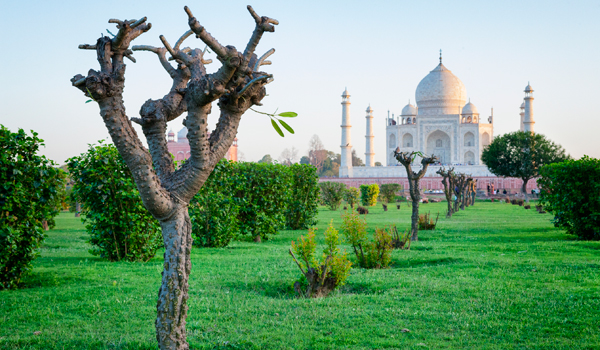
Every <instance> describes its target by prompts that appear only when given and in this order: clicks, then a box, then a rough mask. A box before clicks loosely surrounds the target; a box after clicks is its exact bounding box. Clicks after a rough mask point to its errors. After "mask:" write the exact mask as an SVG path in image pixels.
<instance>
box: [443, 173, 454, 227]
mask: <svg viewBox="0 0 600 350" xmlns="http://www.w3.org/2000/svg"><path fill="white" fill-rule="evenodd" d="M442 183H443V184H444V195H445V196H446V202H447V203H448V212H447V213H446V217H447V218H451V217H452V193H451V189H450V188H449V187H450V186H448V178H444V180H443V181H442Z"/></svg>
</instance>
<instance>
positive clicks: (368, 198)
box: [360, 184, 379, 207]
mask: <svg viewBox="0 0 600 350" xmlns="http://www.w3.org/2000/svg"><path fill="white" fill-rule="evenodd" d="M378 196H379V185H377V184H370V185H360V203H361V204H362V205H364V206H368V207H371V206H374V205H375V204H377V197H378Z"/></svg>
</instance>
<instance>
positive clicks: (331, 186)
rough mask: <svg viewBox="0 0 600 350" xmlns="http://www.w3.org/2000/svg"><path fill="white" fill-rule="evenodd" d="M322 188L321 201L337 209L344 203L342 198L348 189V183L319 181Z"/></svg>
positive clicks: (330, 207) (331, 208) (332, 208)
mask: <svg viewBox="0 0 600 350" xmlns="http://www.w3.org/2000/svg"><path fill="white" fill-rule="evenodd" d="M319 188H320V189H321V201H322V202H323V204H324V205H326V206H327V207H328V208H329V209H330V210H337V209H338V208H339V206H340V204H342V198H343V196H344V192H345V190H346V184H344V183H341V182H332V181H326V182H321V183H319Z"/></svg>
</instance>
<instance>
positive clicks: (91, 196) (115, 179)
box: [67, 141, 163, 261]
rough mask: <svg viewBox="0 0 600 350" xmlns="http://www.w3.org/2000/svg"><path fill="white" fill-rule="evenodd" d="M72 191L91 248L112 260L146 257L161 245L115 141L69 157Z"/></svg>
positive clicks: (156, 225) (141, 258) (155, 224)
mask: <svg viewBox="0 0 600 350" xmlns="http://www.w3.org/2000/svg"><path fill="white" fill-rule="evenodd" d="M67 162H68V163H67V166H68V168H69V172H70V174H71V179H72V180H73V181H74V185H73V196H74V197H75V198H76V199H77V200H78V201H79V202H80V203H81V212H82V214H85V215H82V221H83V222H84V223H86V226H85V228H86V230H87V232H88V233H89V234H90V239H89V242H90V243H91V244H92V249H91V250H90V253H91V254H93V255H99V256H100V257H102V258H106V259H108V260H110V261H119V260H127V261H148V260H150V259H151V258H152V257H154V255H155V254H156V250H157V249H158V248H160V247H161V246H162V245H163V242H162V236H161V230H160V226H159V224H158V221H156V220H155V219H154V218H153V217H152V216H151V215H150V213H148V211H147V210H146V208H144V205H143V203H142V199H141V197H140V194H139V192H138V189H137V187H136V185H135V183H134V181H133V178H132V177H131V173H130V172H129V168H127V165H126V164H125V161H124V160H123V158H122V157H121V156H120V155H119V152H118V151H117V148H116V147H115V146H113V145H104V144H102V141H101V142H100V145H98V146H91V147H90V149H89V150H88V152H87V153H83V154H81V155H80V156H79V157H73V158H70V159H69V160H68V161H67Z"/></svg>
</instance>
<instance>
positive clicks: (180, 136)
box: [177, 126, 187, 140]
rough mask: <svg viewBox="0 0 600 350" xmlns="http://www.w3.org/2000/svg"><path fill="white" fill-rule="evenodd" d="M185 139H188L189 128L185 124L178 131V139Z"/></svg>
mask: <svg viewBox="0 0 600 350" xmlns="http://www.w3.org/2000/svg"><path fill="white" fill-rule="evenodd" d="M183 139H187V128H186V127H185V126H184V127H183V128H182V129H181V130H179V132H178V133H177V140H183Z"/></svg>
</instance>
